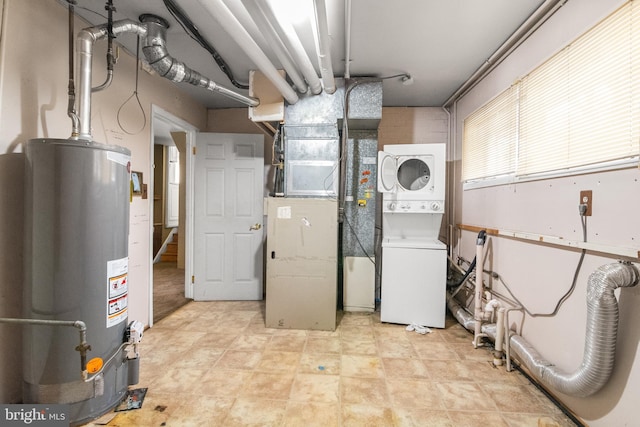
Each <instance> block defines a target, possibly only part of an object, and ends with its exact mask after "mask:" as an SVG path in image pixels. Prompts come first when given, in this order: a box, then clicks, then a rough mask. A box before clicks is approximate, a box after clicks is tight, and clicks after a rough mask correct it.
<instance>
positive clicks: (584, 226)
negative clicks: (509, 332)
mask: <svg viewBox="0 0 640 427" xmlns="http://www.w3.org/2000/svg"><path fill="white" fill-rule="evenodd" d="M580 222H581V223H582V240H583V242H586V241H587V217H586V216H585V215H583V214H582V213H581V214H580ZM586 252H587V251H586V249H582V251H581V253H580V259H579V260H578V265H577V266H576V269H575V272H574V274H573V282H572V283H571V286H570V287H569V289H568V290H567V292H566V293H565V294H564V295H563V296H562V297H561V298H560V299H559V300H558V303H557V304H556V307H555V309H554V310H553V311H552V312H551V313H532V312H531V311H529V310H528V309H527V308H526V307H525V305H524V304H523V303H522V302H521V301H520V300H519V299H518V297H516V296H515V295H514V293H513V292H512V291H511V289H509V286H508V285H507V284H506V283H505V282H504V280H502V277H500V275H498V274H497V273H491V274H492V276H493V277H494V278H496V279H498V280H499V281H500V283H502V285H503V286H504V287H505V289H506V290H507V292H509V295H511V297H512V298H513V299H514V300H515V301H516V302H517V303H518V304H520V307H522V310H523V311H524V312H525V313H527V314H528V315H529V316H531V317H553V316H555V315H556V314H558V311H559V310H560V307H561V306H562V304H563V303H564V302H565V301H566V300H567V299H568V298H569V297H570V296H571V294H573V291H574V290H575V289H576V284H577V283H578V275H579V274H580V268H581V267H582V261H584V256H585V254H586Z"/></svg>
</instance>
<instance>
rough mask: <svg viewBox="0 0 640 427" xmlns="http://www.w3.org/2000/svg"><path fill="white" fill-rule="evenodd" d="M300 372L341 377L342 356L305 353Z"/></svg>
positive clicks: (301, 360) (301, 359)
mask: <svg viewBox="0 0 640 427" xmlns="http://www.w3.org/2000/svg"><path fill="white" fill-rule="evenodd" d="M298 372H300V373H304V374H318V375H340V355H339V354H327V353H303V354H302V357H301V358H300V366H299V368H298Z"/></svg>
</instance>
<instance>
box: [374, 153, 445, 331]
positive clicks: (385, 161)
mask: <svg viewBox="0 0 640 427" xmlns="http://www.w3.org/2000/svg"><path fill="white" fill-rule="evenodd" d="M445 161H446V158H445V144H440V143H438V144H400V145H385V146H384V151H380V152H378V191H379V192H380V193H382V195H383V200H382V283H381V301H380V320H381V321H383V322H389V323H400V324H407V325H410V324H413V325H420V326H431V327H437V328H443V327H444V320H445V309H446V295H445V293H446V275H447V250H446V245H445V244H443V243H442V242H440V241H439V240H438V235H439V233H440V224H441V223H442V217H443V215H444V201H445V166H446V163H445Z"/></svg>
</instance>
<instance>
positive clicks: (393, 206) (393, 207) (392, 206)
mask: <svg viewBox="0 0 640 427" xmlns="http://www.w3.org/2000/svg"><path fill="white" fill-rule="evenodd" d="M387 207H388V208H389V210H390V211H393V210H395V209H396V204H395V203H394V202H391V203H389V204H388V205H387Z"/></svg>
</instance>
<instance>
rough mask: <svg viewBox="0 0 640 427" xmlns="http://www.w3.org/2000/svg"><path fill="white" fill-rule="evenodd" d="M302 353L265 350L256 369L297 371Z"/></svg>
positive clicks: (264, 370)
mask: <svg viewBox="0 0 640 427" xmlns="http://www.w3.org/2000/svg"><path fill="white" fill-rule="evenodd" d="M301 355H302V354H301V353H297V352H292V351H265V352H264V353H262V360H261V361H260V364H259V365H258V367H257V368H256V369H258V370H259V371H263V372H295V371H296V370H297V369H298V364H299V363H300V357H301Z"/></svg>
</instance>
